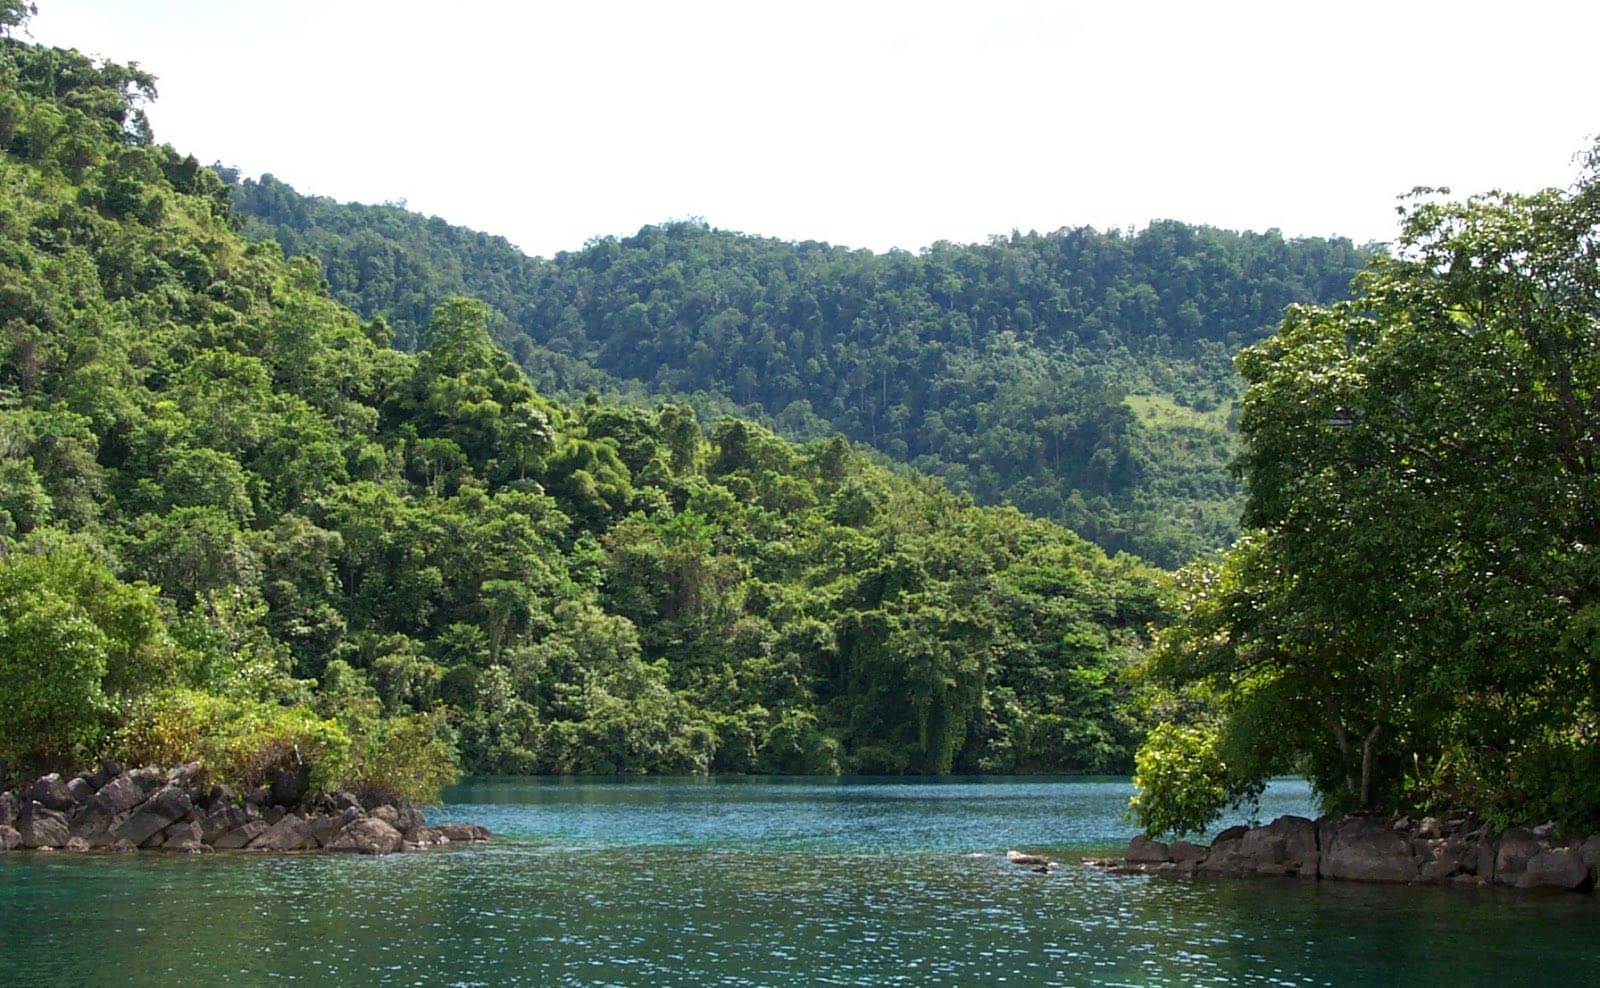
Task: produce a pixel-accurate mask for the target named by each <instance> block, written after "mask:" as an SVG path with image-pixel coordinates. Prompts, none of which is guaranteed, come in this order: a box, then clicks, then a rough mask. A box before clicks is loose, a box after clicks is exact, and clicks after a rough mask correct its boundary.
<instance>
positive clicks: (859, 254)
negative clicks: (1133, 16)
mask: <svg viewBox="0 0 1600 988" xmlns="http://www.w3.org/2000/svg"><path fill="white" fill-rule="evenodd" d="M224 174H225V175H226V176H227V177H229V178H231V179H233V180H234V181H235V182H236V184H235V185H234V188H233V198H234V203H235V207H236V208H237V209H238V210H239V212H240V214H241V215H242V216H244V217H245V229H246V231H247V233H249V234H250V235H252V236H257V237H263V238H270V239H275V240H277V241H278V242H279V243H280V244H282V245H283V247H284V249H285V250H286V251H287V252H288V253H289V254H291V255H294V254H299V253H311V254H314V255H316V256H317V257H319V258H321V260H322V262H323V265H324V270H325V272H326V275H327V278H328V280H329V283H330V286H331V288H332V291H333V293H334V295H335V297H337V298H339V299H340V300H341V301H343V302H345V303H346V304H348V305H350V306H352V307H353V308H355V309H357V310H358V311H360V312H362V313H364V314H366V315H368V316H376V315H382V316H384V317H385V318H386V319H388V320H389V321H390V323H391V324H392V325H394V326H395V328H396V330H397V334H398V336H399V338H400V340H401V342H402V343H403V344H405V343H407V342H409V341H413V340H415V339H416V338H417V334H418V333H419V332H420V330H421V327H422V326H424V325H425V324H426V323H427V320H428V318H429V315H428V314H429V312H430V311H431V310H432V308H433V307H434V306H435V305H437V304H438V302H439V301H440V300H441V299H442V298H444V297H445V296H447V295H449V294H452V293H465V294H470V295H474V296H476V297H478V298H481V299H483V300H484V301H486V302H488V303H490V305H491V306H492V307H493V308H494V309H495V310H496V312H497V314H498V316H499V320H500V321H499V329H498V331H499V334H500V335H501V337H502V338H503V339H504V340H505V341H506V342H507V344H508V346H509V347H510V348H511V350H512V352H513V353H514V354H515V355H516V357H517V359H518V360H519V362H521V363H522V364H523V365H524V366H525V367H526V368H528V369H529V371H530V373H532V374H533V376H534V378H535V380H536V382H537V383H538V384H539V385H540V386H541V387H543V388H545V389H546V390H548V391H551V392H552V393H577V394H581V393H582V392H584V391H586V390H589V389H597V390H599V391H601V392H603V393H606V394H608V395H633V396H635V397H636V398H638V399H642V400H648V399H649V398H651V397H654V398H656V399H660V398H662V397H669V398H672V399H673V400H684V401H689V402H690V403H692V404H694V405H695V406H696V407H697V408H699V409H700V410H701V412H702V414H704V413H705V412H707V411H708V410H712V409H715V410H718V411H728V410H733V409H737V410H739V412H740V414H743V415H746V416H753V417H755V418H758V419H760V420H762V421H764V422H765V423H766V424H768V425H769V426H771V427H773V428H775V429H777V430H778V431H780V432H781V433H784V434H786V435H789V436H793V437H799V438H809V437H813V436H819V435H826V434H828V433H831V432H835V431H836V432H839V433H842V434H843V435H845V436H846V437H848V438H851V439H853V440H855V441H857V442H861V443H866V444H869V445H871V446H873V447H875V448H876V449H878V450H880V451H882V452H883V453H885V454H887V455H888V456H889V457H891V458H892V459H894V460H896V461H899V462H902V463H908V464H912V465H914V466H915V467H916V468H917V469H919V470H921V471H923V472H925V473H928V474H931V475H934V476H937V477H939V478H941V479H943V480H944V481H945V482H946V483H948V484H950V485H951V486H952V487H954V488H956V489H958V490H963V491H968V492H970V493H972V494H973V495H974V496H976V497H977V498H978V499H979V500H980V501H983V502H989V503H996V502H1001V501H1005V502H1009V503H1012V504H1015V505H1017V506H1018V507H1020V508H1022V509H1023V510H1025V511H1028V512H1030V513H1032V514H1035V515H1039V516H1041V517H1047V518H1052V519H1054V520H1057V521H1059V522H1061V523H1063V524H1065V525H1067V526H1068V527H1070V528H1072V529H1074V530H1075V531H1078V532H1079V533H1080V534H1083V535H1085V536H1086V537H1088V538H1090V539H1091V540H1093V541H1095V542H1097V543H1099V544H1100V545H1101V546H1103V547H1105V548H1106V549H1108V550H1110V551H1117V550H1124V549H1126V550H1131V551H1133V552H1136V553H1138V554H1140V555H1141V556H1143V557H1144V558H1146V559H1149V560H1151V561H1153V562H1156V563H1158V564H1160V565H1165V566H1177V565H1180V564H1182V563H1184V562H1187V561H1188V560H1190V559H1192V558H1193V557H1194V556H1195V555H1196V554H1198V553H1199V552H1200V551H1203V550H1206V549H1213V548H1217V547H1220V546H1222V545H1225V544H1227V543H1228V542H1231V541H1232V539H1233V538H1234V537H1235V536H1236V535H1237V533H1238V530H1237V518H1238V512H1239V500H1238V488H1237V486H1236V482H1235V480H1234V479H1233V477H1232V476H1231V475H1230V474H1229V473H1228V471H1227V463H1228V461H1229V459H1230V458H1231V457H1232V456H1233V454H1234V445H1233V437H1232V435H1231V431H1230V413H1231V412H1232V410H1233V405H1234V399H1235V397H1236V394H1237V388H1236V380H1235V377H1234V375H1233V372H1232V369H1231V367H1230V365H1229V361H1230V359H1231V357H1232V354H1233V353H1234V351H1235V350H1236V349H1237V348H1238V347H1239V346H1240V345H1242V344H1246V343H1250V342H1254V341H1256V340H1259V339H1260V338H1262V337H1263V336H1265V335H1266V334H1267V333H1269V332H1270V331H1271V329H1272V327H1273V326H1274V325H1275V324H1276V323H1277V321H1278V319H1279V317H1280V316H1281V315H1282V312H1283V308H1284V306H1285V305H1287V304H1289V303H1292V302H1329V301H1333V300H1335V299H1339V298H1343V297H1345V293H1346V287H1347V285H1348V283H1349V281H1350V278H1351V276H1352V275H1354V273H1355V272H1356V271H1357V270H1358V269H1359V267H1360V266H1361V264H1362V263H1363V262H1364V260H1365V258H1366V257H1367V256H1368V252H1367V251H1364V250H1360V249H1357V248H1356V247H1355V246H1354V245H1352V244H1351V243H1350V242H1348V241H1345V240H1323V239H1286V238H1284V237H1283V236H1281V235H1279V234H1278V233H1277V232H1268V233H1265V234H1254V233H1232V232H1228V231H1223V230H1217V229H1212V228H1208V227H1197V226H1190V225H1187V224H1183V223H1178V222H1173V221H1158V222H1155V223H1152V224H1150V226H1148V227H1147V228H1145V229H1143V230H1141V231H1138V232H1137V233H1125V232H1122V231H1109V232H1104V233H1102V232H1098V231H1095V230H1093V229H1088V228H1077V229H1064V230H1059V231H1056V232H1054V233H1048V234H1037V233H1029V234H1020V233H1018V234H1013V235H1012V236H1010V237H996V238H994V239H993V240H991V241H990V242H988V243H986V244H978V245H958V244H950V243H940V244H936V245H934V246H932V247H930V248H928V249H927V250H925V251H922V252H921V253H918V254H910V253H907V252H904V251H892V252H889V253H886V254H874V253H872V252H870V251H863V250H849V249H846V248H842V247H835V246H830V245H828V244H824V243H814V242H807V243H790V242H785V241H780V240H773V239H768V238H762V237H752V236H745V235H741V234H736V233H730V232H727V231H722V230H714V229H711V228H709V227H707V226H705V225H704V224H702V223H696V222H678V223H668V224H664V225H660V226H648V227H645V228H644V229H642V230H640V231H639V232H638V233H637V234H635V235H634V236H631V237H623V238H620V239H619V238H614V237H607V238H601V239H597V240H595V241H592V242H590V243H589V244H587V245H586V246H584V247H583V249H581V250H577V251H572V252H569V253H561V254H558V255H556V257H554V258H553V259H549V260H540V259H536V258H529V257H526V256H524V255H523V254H522V253H521V252H519V251H517V250H516V248H514V247H513V246H512V245H511V244H509V243H507V242H506V241H505V240H503V239H500V238H497V237H490V236H486V235H484V234H480V233H475V232H473V231H470V230H465V229H462V228H460V227H454V226H450V225H449V224H446V223H445V222H443V221H442V220H439V219H437V218H431V219H430V218H425V217H422V216H418V215H416V214H414V213H410V212H407V211H406V210H405V209H403V208H401V207H399V206H392V205H390V206H364V205H358V204H353V203H352V204H339V203H335V202H333V201H331V200H328V199H323V198H317V197H311V196H303V195H300V194H298V193H297V192H295V190H294V189H292V188H290V187H289V186H287V185H285V184H284V183H282V182H280V181H278V180H276V179H274V178H273V177H272V176H270V175H267V176H263V177H261V178H260V179H245V180H239V179H238V176H237V175H236V174H234V173H232V172H229V171H227V170H225V171H224Z"/></svg>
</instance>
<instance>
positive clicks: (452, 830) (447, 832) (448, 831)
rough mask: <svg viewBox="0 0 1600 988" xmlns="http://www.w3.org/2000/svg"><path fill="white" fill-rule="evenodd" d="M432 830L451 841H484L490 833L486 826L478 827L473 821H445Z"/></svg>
mask: <svg viewBox="0 0 1600 988" xmlns="http://www.w3.org/2000/svg"><path fill="white" fill-rule="evenodd" d="M433 830H434V832H435V833H437V834H439V835H440V836H442V837H447V838H449V839H450V840H451V841H454V842H457V843H460V842H462V841H486V840H488V839H489V838H490V837H491V836H492V835H491V834H490V833H489V828H488V827H480V826H478V825H477V824H475V823H446V824H441V825H440V826H437V827H435V828H433Z"/></svg>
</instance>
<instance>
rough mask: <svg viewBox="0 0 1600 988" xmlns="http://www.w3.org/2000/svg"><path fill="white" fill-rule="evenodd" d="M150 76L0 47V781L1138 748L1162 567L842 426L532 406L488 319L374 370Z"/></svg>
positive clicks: (1018, 764)
mask: <svg viewBox="0 0 1600 988" xmlns="http://www.w3.org/2000/svg"><path fill="white" fill-rule="evenodd" d="M153 96H154V87H153V81H152V80H151V78H150V77H149V76H147V75H145V74H143V73H141V72H138V71H136V70H133V69H130V68H126V67H123V66H118V65H115V64H109V63H99V62H96V61H93V60H91V59H89V58H87V57H85V56H83V55H81V54H79V53H77V52H74V51H64V50H56V49H49V48H43V47H38V46H34V45H29V44H23V43H20V42H17V41H14V40H6V41H4V42H3V47H0V149H3V152H4V153H3V156H0V326H3V327H4V336H3V343H0V588H3V591H4V592H0V695H3V696H4V697H5V698H6V701H5V703H3V704H0V761H4V762H6V763H7V764H9V765H10V766H11V768H12V769H17V768H21V767H30V768H31V767H39V766H50V765H65V764H68V763H73V762H81V761H82V760H84V759H86V758H87V757H89V756H91V755H94V754H97V753H104V752H108V751H109V752H115V753H119V754H121V755H122V756H123V757H125V758H129V759H134V760H145V759H150V760H159V761H161V762H163V763H172V762H176V761H182V760H186V759H188V758H192V757H199V758H202V759H203V760H205V761H206V763H207V765H208V766H209V767H211V768H212V769H213V770H214V771H216V772H217V773H219V774H221V775H224V776H227V777H230V778H235V779H242V780H243V781H246V782H248V781H249V780H250V778H252V777H254V778H259V777H260V776H261V773H263V772H265V771H267V770H268V769H269V768H270V767H271V766H273V765H274V764H277V763H278V762H280V761H281V760H283V759H287V758H291V757H294V758H298V757H307V758H311V759H312V760H313V761H314V762H315V763H316V765H317V770H318V775H317V779H318V781H319V784H334V783H335V782H337V783H339V784H344V785H352V786H361V785H366V786H372V787H384V786H387V787H391V788H394V789H397V790H400V791H403V792H405V793H408V794H425V793H426V792H427V791H428V790H429V789H432V788H435V787H436V786H437V785H438V783H439V782H440V781H441V780H443V779H445V778H448V777H449V776H450V774H451V773H452V772H453V770H454V766H455V764H456V759H457V757H458V756H457V753H458V752H459V760H460V764H461V765H462V766H464V767H465V768H467V769H469V770H472V771H480V772H561V773H566V772H705V771H731V772H751V771H753V772H799V771H805V772H838V771H857V772H934V773H940V772H949V771H955V770H962V771H995V772H999V771H1008V772H1009V771H1047V770H1048V771H1109V770H1117V769H1119V768H1121V767H1124V766H1126V765H1127V764H1128V763H1129V759H1130V757H1131V753H1132V751H1133V749H1134V746H1135V745H1136V743H1137V740H1138V737H1139V735H1140V729H1139V724H1138V723H1137V722H1136V720H1135V717H1134V715H1133V714H1131V713H1130V712H1129V707H1128V704H1127V702H1126V693H1127V686H1126V685H1125V683H1124V681H1123V679H1122V677H1121V672H1122V671H1123V669H1124V668H1125V667H1126V666H1127V665H1128V664H1129V662H1130V661H1132V660H1133V659H1134V658H1135V657H1136V656H1137V655H1138V654H1139V652H1140V651H1141V648H1142V636H1143V634H1144V629H1145V628H1147V626H1148V625H1149V623H1150V622H1151V621H1152V620H1153V619H1155V618H1157V617H1158V616H1159V615H1160V613H1161V612H1162V607H1163V593H1164V591H1163V583H1162V580H1161V578H1160V574H1159V573H1156V572H1155V571H1152V570H1149V569H1146V568H1145V567H1144V566H1143V565H1142V564H1139V563H1137V562H1135V561H1133V560H1132V559H1129V558H1126V557H1124V558H1118V559H1109V558H1107V556H1106V555H1105V554H1104V553H1103V552H1102V551H1101V550H1099V549H1098V548H1096V547H1095V546H1093V545H1091V544H1089V543H1087V542H1085V541H1083V540H1082V539H1079V538H1078V537H1076V536H1074V535H1073V534H1071V533H1070V532H1068V531H1065V530H1063V529H1061V528H1059V527H1057V526H1055V525H1052V524H1050V523H1047V522H1044V521H1040V520H1036V519H1032V518H1029V517H1027V516H1025V515H1023V514H1022V513H1020V512H1018V511H1016V510H1014V509H1010V508H979V507H975V506H973V504H972V503H971V501H970V500H969V499H967V498H965V497H963V496H958V495H954V494H951V493H949V492H947V491H946V490H945V489H944V488H943V487H942V486H941V485H939V484H938V483H936V482H934V481H930V480H926V479H918V478H914V477H908V476H899V475H892V474H890V473H889V472H887V471H885V470H884V469H881V468H879V467H876V466H873V465H871V464H870V463H869V462H867V461H866V459H865V458H864V457H863V456H862V455H861V454H859V453H858V452H856V451H854V450H853V449H852V448H851V447H850V446H849V445H848V444H847V443H846V442H845V441H844V440H842V439H839V438H831V439H818V440H816V441H813V442H811V443H808V444H806V445H796V444H794V443H791V442H788V441H784V440H782V439H779V438H777V437H776V436H774V435H773V434H772V433H770V432H769V431H766V430H764V429H762V428H760V427H758V426H755V425H752V424H750V423H747V422H743V421H740V420H736V419H726V420H722V421H719V422H716V423H714V427H713V428H711V429H710V430H707V429H704V428H702V425H701V423H700V421H699V420H698V419H697V416H696V415H695V414H694V412H693V411H692V410H690V409H689V408H687V407H685V406H682V405H676V404H667V405H663V406H660V407H654V408H641V407H635V406H620V405H608V404H603V403H601V402H599V401H597V400H592V399H591V400H588V401H583V402H578V403H561V402H556V401H552V400H550V399H548V398H546V397H544V396H542V395H541V394H539V393H538V392H537V391H536V390H535V389H534V387H533V386H532V385H531V384H530V383H529V381H528V379H527V377H526V376H525V375H524V373H523V372H522V371H521V370H519V369H518V367H517V366H516V365H515V364H514V363H513V362H512V360H511V359H510V358H509V357H508V356H507V355H506V354H505V353H504V352H503V351H502V350H501V349H499V348H498V347H497V346H496V344H495V342H494V341H493V339H492V338H491V334H490V324H491V312H490V310H489V309H488V308H487V307H485V306H484V305H482V304H481V303H477V302H474V301H469V300H463V299H448V298H446V299H435V298H431V297H429V298H427V300H426V303H425V304H426V306H428V307H429V308H430V310H431V311H430V312H429V314H428V315H427V318H426V321H425V322H420V320H421V319H422V315H421V311H422V310H421V309H416V310H408V311H409V312H410V315H408V316H407V318H413V319H417V320H419V322H418V323H416V324H413V325H412V326H411V327H410V328H409V330H408V332H411V333H414V334H415V341H414V342H415V345H416V347H417V352H416V353H414V354H412V353H406V352H402V351H400V350H397V349H395V348H393V347H391V346H390V345H389V344H390V342H391V338H392V335H393V334H392V330H391V328H390V326H389V325H388V323H387V322H386V321H385V320H384V319H383V318H363V317H360V316H358V315H357V314H356V313H353V312H352V311H350V310H349V309H348V308H346V307H345V306H344V305H342V304H340V302H339V301H337V300H336V299H334V298H333V297H330V295H329V293H328V288H327V283H326V281H325V278H324V274H323V271H322V269H321V268H320V266H319V264H318V262H317V261H316V260H315V259H313V258H299V259H293V260H286V259H285V257H284V253H283V251H282V250H281V249H280V248H279V247H278V245H277V244H275V243H272V242H250V241H248V240H246V239H245V238H244V237H242V236H241V235H240V234H239V232H238V229H237V222H236V220H235V218H234V216H233V212H232V206H231V202H232V201H233V195H232V193H233V192H234V191H236V190H230V189H229V188H228V187H227V186H226V184H225V183H224V182H223V181H222V180H221V179H219V178H218V177H217V176H216V175H215V174H214V173H213V172H212V171H210V170H208V169H206V168H202V167H199V166H198V165H197V163H196V162H195V160H194V159H193V158H192V157H185V156H183V155H180V154H179V153H177V152H175V151H173V150H172V149H171V148H169V147H165V146H162V145H158V144H156V143H154V142H153V140H152V139H151V136H150V133H149V128H148V125H147V124H146V122H145V118H144V116H143V114H142V111H141V107H142V105H144V103H145V102H146V101H147V100H149V99H151V98H153ZM331 270H332V271H334V272H337V270H338V268H337V265H334V266H331ZM419 280H420V282H421V283H422V284H425V285H432V284H435V283H436V282H435V280H432V279H430V278H427V277H423V278H421V279H419ZM708 431H709V435H708V434H707V433H708Z"/></svg>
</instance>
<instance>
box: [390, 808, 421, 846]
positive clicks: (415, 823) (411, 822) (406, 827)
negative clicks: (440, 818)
mask: <svg viewBox="0 0 1600 988" xmlns="http://www.w3.org/2000/svg"><path fill="white" fill-rule="evenodd" d="M427 823H428V821H426V820H424V819H423V817H422V811H421V810H419V809H417V808H416V807H415V806H407V807H405V808H404V809H402V810H400V822H399V824H397V825H396V827H395V829H396V830H398V831H400V833H402V834H404V835H406V837H407V839H409V840H414V839H415V838H412V837H411V835H412V834H414V833H416V832H417V831H419V830H421V829H422V828H423V827H425V826H427Z"/></svg>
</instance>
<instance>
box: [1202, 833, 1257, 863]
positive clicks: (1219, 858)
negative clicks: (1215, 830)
mask: <svg viewBox="0 0 1600 988" xmlns="http://www.w3.org/2000/svg"><path fill="white" fill-rule="evenodd" d="M1249 832H1250V828H1249V827H1229V828H1228V829H1226V830H1224V831H1223V832H1222V833H1220V834H1218V835H1217V836H1216V839H1215V840H1213V841H1212V842H1211V849H1210V850H1209V851H1207V852H1206V856H1205V858H1204V859H1203V860H1201V861H1200V863H1199V864H1198V865H1197V866H1196V870H1198V871H1200V872H1202V873H1204V874H1207V875H1247V874H1249V873H1251V872H1252V871H1254V870H1255V867H1254V865H1253V864H1252V863H1251V861H1250V859H1249V858H1247V857H1245V856H1244V855H1243V854H1241V853H1239V845H1240V844H1241V843H1242V842H1243V841H1244V835H1245V834H1247V833H1249Z"/></svg>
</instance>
